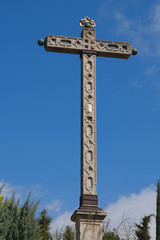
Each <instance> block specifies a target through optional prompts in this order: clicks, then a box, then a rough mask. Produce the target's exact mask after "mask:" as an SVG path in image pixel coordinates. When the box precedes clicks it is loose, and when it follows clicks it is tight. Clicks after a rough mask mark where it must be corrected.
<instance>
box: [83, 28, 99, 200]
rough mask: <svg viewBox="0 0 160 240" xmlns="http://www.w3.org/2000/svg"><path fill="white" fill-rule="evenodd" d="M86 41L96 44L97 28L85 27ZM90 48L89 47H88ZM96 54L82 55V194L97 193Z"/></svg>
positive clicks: (89, 43) (91, 44)
mask: <svg viewBox="0 0 160 240" xmlns="http://www.w3.org/2000/svg"><path fill="white" fill-rule="evenodd" d="M82 36H83V39H84V42H86V44H88V45H89V46H90V48H91V47H93V48H94V46H95V29H90V28H84V29H83V31H82ZM88 48H89V47H88ZM96 164H97V156H96V55H95V54H89V53H88V54H86V53H84V52H82V55H81V196H82V195H84V194H87V195H96V194H97V193H96V184H97V165H96Z"/></svg>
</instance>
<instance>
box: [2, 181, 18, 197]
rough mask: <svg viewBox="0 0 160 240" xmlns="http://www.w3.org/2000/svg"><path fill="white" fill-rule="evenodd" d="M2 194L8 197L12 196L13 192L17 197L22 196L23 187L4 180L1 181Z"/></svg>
mask: <svg viewBox="0 0 160 240" xmlns="http://www.w3.org/2000/svg"><path fill="white" fill-rule="evenodd" d="M3 185H4V187H3V188H2V192H1V196H4V197H6V198H10V197H11V196H12V194H13V193H15V196H16V198H17V199H18V198H21V196H22V195H21V190H22V187H20V186H12V185H11V184H10V183H8V182H5V181H3V180H1V181H0V187H1V186H3Z"/></svg>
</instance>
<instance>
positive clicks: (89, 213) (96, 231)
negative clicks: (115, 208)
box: [71, 207, 107, 240]
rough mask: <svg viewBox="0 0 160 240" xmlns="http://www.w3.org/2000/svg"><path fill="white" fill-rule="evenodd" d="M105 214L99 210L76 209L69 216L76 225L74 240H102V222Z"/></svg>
mask: <svg viewBox="0 0 160 240" xmlns="http://www.w3.org/2000/svg"><path fill="white" fill-rule="evenodd" d="M106 215H107V213H106V212H103V211H102V210H101V209H99V208H97V210H89V209H88V210H86V209H83V208H81V207H80V208H79V209H77V210H76V211H75V212H74V213H73V215H72V216H71V220H72V221H73V222H75V223H76V240H102V222H103V220H104V218H105V217H106Z"/></svg>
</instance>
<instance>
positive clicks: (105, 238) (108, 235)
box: [102, 232, 120, 240]
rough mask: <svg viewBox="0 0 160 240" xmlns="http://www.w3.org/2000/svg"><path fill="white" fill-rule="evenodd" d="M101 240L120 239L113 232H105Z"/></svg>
mask: <svg viewBox="0 0 160 240" xmlns="http://www.w3.org/2000/svg"><path fill="white" fill-rule="evenodd" d="M102 239H103V240H120V237H119V236H118V235H117V234H115V233H114V232H106V233H104V235H103V238H102Z"/></svg>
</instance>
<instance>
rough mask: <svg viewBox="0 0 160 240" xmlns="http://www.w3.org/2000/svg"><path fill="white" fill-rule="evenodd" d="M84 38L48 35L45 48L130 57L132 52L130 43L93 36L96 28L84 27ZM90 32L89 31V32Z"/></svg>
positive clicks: (64, 51)
mask: <svg viewBox="0 0 160 240" xmlns="http://www.w3.org/2000/svg"><path fill="white" fill-rule="evenodd" d="M83 31H86V34H84V35H83V38H75V37H63V36H56V35H47V37H46V39H45V49H46V51H49V52H61V53H71V54H81V53H82V51H86V50H87V51H93V50H94V51H95V53H96V56H99V57H111V58H123V59H128V58H129V57H130V56H131V54H132V46H131V44H130V43H125V42H115V41H103V40H96V39H95V38H93V32H94V31H95V29H91V28H84V29H83ZM87 32H88V33H87Z"/></svg>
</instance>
